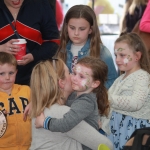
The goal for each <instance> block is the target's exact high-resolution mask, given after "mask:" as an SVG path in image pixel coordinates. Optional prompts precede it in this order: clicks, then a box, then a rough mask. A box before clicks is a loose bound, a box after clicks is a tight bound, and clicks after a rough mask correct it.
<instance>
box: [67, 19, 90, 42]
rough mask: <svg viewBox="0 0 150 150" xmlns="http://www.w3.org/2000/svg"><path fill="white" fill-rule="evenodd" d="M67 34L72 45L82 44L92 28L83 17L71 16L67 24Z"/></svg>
mask: <svg viewBox="0 0 150 150" xmlns="http://www.w3.org/2000/svg"><path fill="white" fill-rule="evenodd" d="M67 28H68V35H69V38H70V40H71V41H72V42H73V44H74V45H84V44H85V43H86V41H87V39H88V35H89V34H91V32H92V29H91V26H90V24H89V22H88V21H86V20H85V19H83V18H72V19H70V20H69V22H68V24H67Z"/></svg>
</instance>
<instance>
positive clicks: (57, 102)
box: [30, 59, 112, 150]
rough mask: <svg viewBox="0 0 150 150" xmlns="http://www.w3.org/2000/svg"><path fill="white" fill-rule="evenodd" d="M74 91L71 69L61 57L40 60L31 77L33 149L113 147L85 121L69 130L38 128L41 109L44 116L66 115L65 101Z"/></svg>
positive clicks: (67, 108) (77, 149) (67, 149)
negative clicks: (36, 121) (57, 130)
mask: <svg viewBox="0 0 150 150" xmlns="http://www.w3.org/2000/svg"><path fill="white" fill-rule="evenodd" d="M39 72H40V73H39ZM91 82H92V81H91ZM83 90H84V89H83ZM71 92H72V88H71V82H70V75H69V70H68V68H67V66H66V65H65V64H64V63H63V62H62V61H61V60H60V59H57V60H53V63H52V62H51V61H45V62H40V63H39V64H37V65H36V66H35V67H34V69H33V72H32V76H31V101H32V109H31V110H32V111H31V116H32V118H33V119H32V144H31V148H30V150H33V149H44V150H50V149H53V150H54V149H56V150H59V149H63V150H81V149H82V147H81V144H80V143H82V144H84V145H86V146H88V147H90V148H91V149H94V150H96V149H97V147H98V145H99V144H101V143H104V144H106V145H108V146H109V147H110V148H111V149H112V144H111V142H110V141H109V140H108V139H107V138H106V137H105V136H103V135H101V134H99V132H97V131H96V130H95V129H94V128H92V127H91V126H89V125H88V124H87V123H86V122H84V121H81V122H80V123H79V124H78V125H77V126H75V127H74V128H73V129H72V130H70V131H69V132H67V133H56V132H51V131H47V130H45V129H42V128H40V129H36V128H35V117H37V116H38V115H39V114H41V112H42V111H44V114H45V116H49V115H50V116H53V117H56V118H62V117H63V114H65V113H66V112H68V111H69V107H67V106H64V104H65V102H66V99H67V97H68V95H69V94H70V93H71ZM91 101H92V100H91ZM93 103H94V102H93ZM95 105H96V104H95ZM36 125H37V124H36ZM87 131H88V132H87ZM87 137H92V138H87ZM79 142H80V143H79Z"/></svg>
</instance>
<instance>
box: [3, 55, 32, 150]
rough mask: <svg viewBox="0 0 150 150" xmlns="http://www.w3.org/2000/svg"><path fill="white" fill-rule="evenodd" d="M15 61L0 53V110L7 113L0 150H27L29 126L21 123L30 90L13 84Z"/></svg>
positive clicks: (29, 141) (11, 56) (15, 68)
mask: <svg viewBox="0 0 150 150" xmlns="http://www.w3.org/2000/svg"><path fill="white" fill-rule="evenodd" d="M16 73H17V61H16V59H15V57H14V56H13V55H11V54H9V53H5V52H0V110H1V111H5V112H7V114H6V120H7V129H6V132H5V133H4V135H3V136H2V137H1V138H0V150H28V149H29V147H30V143H31V130H30V128H31V126H30V125H31V124H30V120H29V119H28V120H27V121H26V122H24V121H23V112H24V109H25V107H26V106H27V104H28V103H29V98H30V88H29V87H28V86H25V85H18V84H14V82H15V78H16Z"/></svg>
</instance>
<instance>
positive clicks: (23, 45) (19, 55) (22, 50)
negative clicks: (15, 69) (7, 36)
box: [13, 39, 27, 61]
mask: <svg viewBox="0 0 150 150" xmlns="http://www.w3.org/2000/svg"><path fill="white" fill-rule="evenodd" d="M26 43H27V42H26V40H25V39H18V42H14V43H13V44H17V45H18V46H19V47H20V50H19V51H18V52H17V54H16V55H15V58H16V60H17V61H21V60H22V57H23V56H24V55H26Z"/></svg>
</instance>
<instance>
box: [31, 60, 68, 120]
mask: <svg viewBox="0 0 150 150" xmlns="http://www.w3.org/2000/svg"><path fill="white" fill-rule="evenodd" d="M53 61H55V65H54V64H53V62H52V61H49V60H46V61H42V62H40V63H38V64H37V65H36V66H35V67H34V68H33V71H32V74H31V82H30V87H31V103H32V111H31V117H37V116H38V115H40V114H41V112H43V111H44V108H45V107H50V106H51V105H53V104H54V103H56V102H57V101H59V100H60V98H61V97H63V93H62V92H61V90H60V88H59V85H58V80H59V79H64V78H65V70H64V63H63V61H62V60H60V59H58V60H53Z"/></svg>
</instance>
